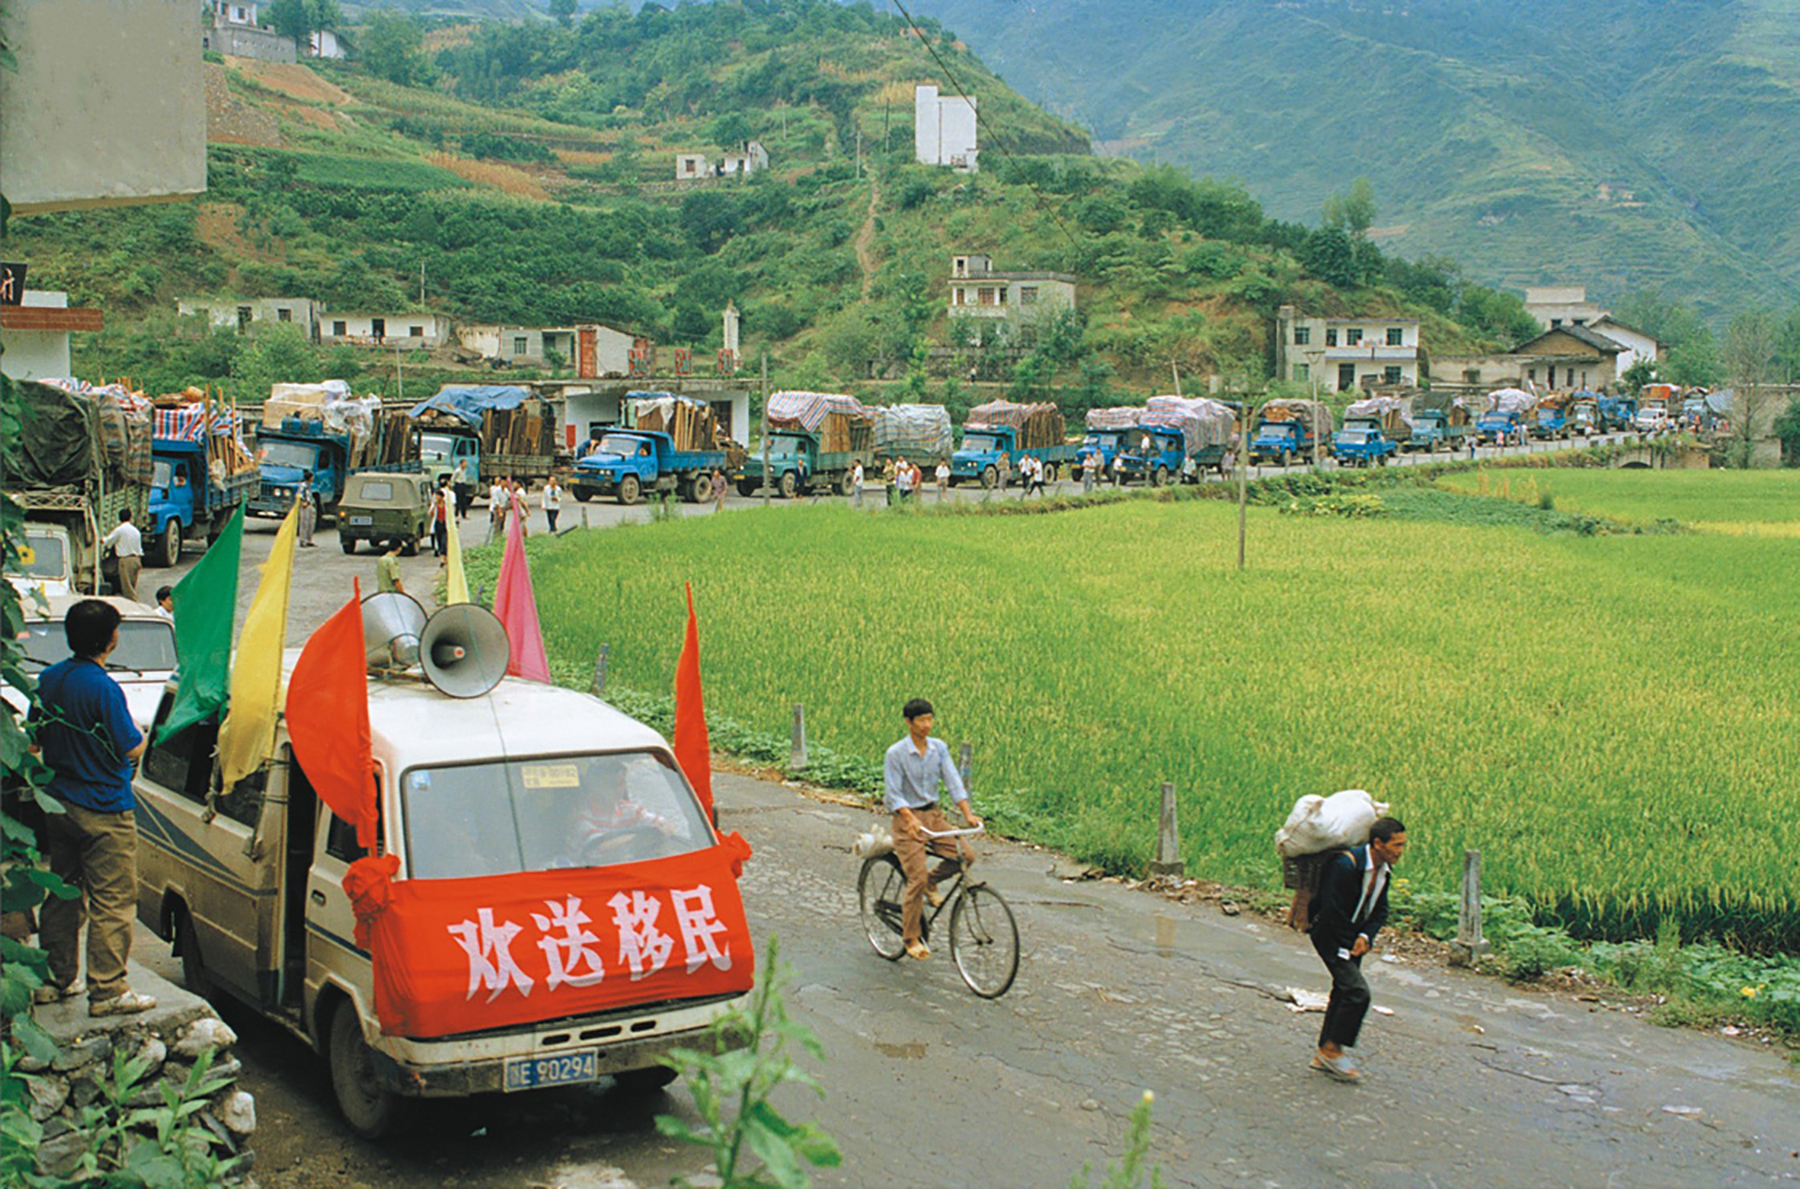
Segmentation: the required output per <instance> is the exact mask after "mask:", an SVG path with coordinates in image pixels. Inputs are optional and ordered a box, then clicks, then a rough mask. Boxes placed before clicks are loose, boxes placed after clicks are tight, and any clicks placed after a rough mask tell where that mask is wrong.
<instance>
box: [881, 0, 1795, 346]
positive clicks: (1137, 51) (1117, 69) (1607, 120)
mask: <svg viewBox="0 0 1800 1189" xmlns="http://www.w3.org/2000/svg"><path fill="white" fill-rule="evenodd" d="M909 8H910V9H912V10H913V11H915V12H923V13H926V14H929V15H931V16H934V17H938V18H940V19H942V20H943V21H944V22H945V23H946V24H948V25H950V26H951V27H953V28H955V29H956V30H957V32H958V33H959V34H960V35H962V36H963V37H965V38H966V39H967V40H968V41H969V43H970V44H971V46H972V47H973V48H974V49H975V50H976V52H978V53H980V54H981V55H982V57H983V59H984V60H985V61H986V62H988V64H989V65H991V66H992V67H993V68H994V69H995V70H997V71H999V72H1000V73H1002V74H1003V75H1004V76H1005V77H1006V79H1007V81H1008V82H1009V83H1011V84H1012V85H1013V86H1015V87H1017V88H1018V89H1019V90H1020V91H1021V92H1023V93H1024V94H1026V95H1027V96H1028V97H1030V98H1031V99H1033V100H1035V101H1037V102H1039V103H1041V104H1043V105H1044V106H1045V107H1047V108H1048V109H1049V110H1051V111H1054V112H1057V113H1059V114H1061V115H1064V116H1067V117H1069V118H1072V119H1074V120H1076V121H1078V122H1079V123H1081V124H1083V125H1084V126H1086V127H1088V128H1090V129H1091V130H1092V131H1093V134H1094V137H1095V139H1096V141H1098V142H1100V143H1101V147H1102V149H1103V150H1104V151H1113V152H1120V153H1125V154H1129V155H1131V156H1134V157H1137V158H1140V159H1143V160H1158V161H1167V162H1173V163H1176V164H1179V165H1182V166H1184V167H1187V168H1189V169H1192V170H1193V171H1194V172H1195V173H1196V174H1202V175H1205V174H1210V175H1212V176H1215V177H1230V178H1236V179H1239V180H1241V181H1242V182H1243V183H1244V184H1245V186H1246V187H1247V188H1248V189H1249V190H1250V192H1251V193H1253V194H1255V195H1256V196H1257V197H1258V198H1259V199H1261V200H1262V201H1263V202H1264V204H1265V205H1266V206H1267V207H1268V208H1269V210H1270V211H1271V212H1272V213H1273V214H1275V215H1277V216H1279V217H1281V218H1285V219H1306V220H1310V219H1313V218H1315V217H1316V216H1317V215H1318V212H1319V208H1320V203H1321V201H1322V200H1323V199H1324V198H1325V197H1326V195H1328V194H1329V193H1331V192H1333V191H1337V190H1341V189H1343V188H1344V187H1345V186H1346V185H1348V184H1349V182H1350V181H1351V179H1352V178H1354V177H1356V176H1359V175H1366V176H1367V177H1369V178H1370V179H1372V181H1373V182H1374V187H1375V193H1376V196H1377V200H1378V202H1379V205H1380V220H1379V225H1378V227H1377V229H1376V235H1377V238H1378V239H1379V240H1380V242H1382V243H1383V244H1384V245H1386V246H1389V247H1392V248H1395V249H1397V250H1399V251H1401V252H1403V253H1405V254H1407V255H1409V256H1413V257H1415V258H1416V257H1418V256H1421V255H1424V254H1426V253H1447V254H1449V255H1451V256H1454V257H1455V258H1456V259H1458V260H1460V261H1461V262H1462V263H1463V265H1464V267H1465V269H1466V270H1467V271H1468V272H1469V273H1470V274H1471V275H1474V276H1479V277H1481V278H1482V279H1483V280H1486V281H1490V282H1493V283H1499V284H1503V285H1506V286H1522V285H1526V284H1532V283H1545V282H1552V281H1563V280H1568V281H1576V282H1585V283H1587V284H1588V285H1589V287H1590V289H1591V290H1592V291H1594V292H1595V293H1597V294H1598V295H1599V296H1601V297H1602V298H1603V299H1616V298H1617V297H1618V295H1619V294H1620V293H1622V292H1623V291H1626V290H1630V289H1650V288H1659V289H1661V290H1662V291H1663V292H1665V293H1669V294H1673V295H1677V296H1680V297H1681V298H1683V299H1685V300H1688V301H1692V302H1695V303H1697V304H1698V305H1699V306H1700V307H1701V308H1702V309H1703V310H1705V311H1707V312H1708V313H1710V314H1714V315H1717V314H1719V313H1720V312H1722V311H1726V310H1729V309H1732V308H1736V307H1740V306H1744V305H1749V304H1752V303H1767V304H1771V305H1782V304H1786V303H1788V302H1790V301H1792V300H1793V299H1794V297H1795V296H1797V295H1800V218H1797V217H1796V216H1797V215H1800V151H1796V148H1795V141H1796V139H1797V138H1800V0H1619V2H1617V3H1613V4H1607V5H1591V4H1566V3H1559V2H1552V0H1274V2H1272V0H917V3H916V4H914V5H909Z"/></svg>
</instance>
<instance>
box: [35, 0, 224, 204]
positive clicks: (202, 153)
mask: <svg viewBox="0 0 1800 1189" xmlns="http://www.w3.org/2000/svg"><path fill="white" fill-rule="evenodd" d="M3 12H4V15H5V19H6V42H7V45H8V47H9V48H10V49H11V50H12V52H13V54H14V55H15V57H16V59H17V63H18V68H17V69H16V70H5V69H0V192H4V193H5V194H6V197H7V200H8V201H9V202H11V203H12V206H13V212H14V213H15V214H21V215H28V214H32V213H34V212H38V211H53V210H72V209H77V208H80V207H89V206H116V205H126V204H130V203H139V202H152V201H158V200H164V199H171V198H186V197H191V196H193V195H196V194H200V193H203V192H204V191H205V190H206V94H205V90H204V87H203V84H202V81H201V73H200V53H201V50H200V20H201V15H202V13H201V8H200V6H199V5H198V4H195V3H193V2H192V0H7V3H6V5H5V7H4V10H3Z"/></svg>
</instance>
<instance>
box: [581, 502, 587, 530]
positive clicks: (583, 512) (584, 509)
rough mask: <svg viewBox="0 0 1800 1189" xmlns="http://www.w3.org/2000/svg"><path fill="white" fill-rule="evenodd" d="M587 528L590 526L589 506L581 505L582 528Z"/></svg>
mask: <svg viewBox="0 0 1800 1189" xmlns="http://www.w3.org/2000/svg"><path fill="white" fill-rule="evenodd" d="M587 526H588V518H587V505H586V504H583V505H581V527H582V528H586V527H587Z"/></svg>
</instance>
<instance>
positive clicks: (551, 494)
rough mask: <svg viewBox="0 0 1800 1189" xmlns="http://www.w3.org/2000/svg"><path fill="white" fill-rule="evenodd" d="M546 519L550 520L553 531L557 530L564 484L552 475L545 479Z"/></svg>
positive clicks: (544, 502) (544, 503) (544, 500)
mask: <svg viewBox="0 0 1800 1189" xmlns="http://www.w3.org/2000/svg"><path fill="white" fill-rule="evenodd" d="M542 502H543V505H544V519H545V520H546V521H547V522H549V525H550V531H551V533H553V534H554V533H555V532H556V518H557V517H558V516H559V515H561V514H562V484H560V483H558V482H557V481H556V476H555V475H552V476H550V477H549V478H548V479H546V480H544V495H543V501H542Z"/></svg>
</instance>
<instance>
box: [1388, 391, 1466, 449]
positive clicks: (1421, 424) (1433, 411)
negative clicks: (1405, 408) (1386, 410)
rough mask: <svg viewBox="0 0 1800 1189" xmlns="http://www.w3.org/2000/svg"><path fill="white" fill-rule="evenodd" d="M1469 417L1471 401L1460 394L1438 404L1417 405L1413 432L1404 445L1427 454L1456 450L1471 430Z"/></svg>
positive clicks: (1404, 447) (1405, 447) (1406, 447)
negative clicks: (1447, 401)
mask: <svg viewBox="0 0 1800 1189" xmlns="http://www.w3.org/2000/svg"><path fill="white" fill-rule="evenodd" d="M1470 421H1471V418H1470V416H1469V405H1468V402H1467V401H1465V400H1464V399H1463V398H1462V397H1460V396H1459V397H1456V398H1455V399H1453V400H1451V401H1450V403H1449V404H1447V405H1444V406H1442V407H1439V408H1432V407H1429V406H1427V407H1425V408H1421V409H1418V410H1416V411H1415V412H1414V413H1413V422H1412V433H1411V435H1409V436H1408V438H1407V440H1406V442H1405V443H1404V444H1403V446H1402V447H1401V448H1402V449H1405V450H1418V451H1423V452H1424V453H1427V454H1434V453H1436V452H1437V451H1439V450H1449V451H1452V452H1454V451H1455V450H1456V449H1457V448H1458V447H1459V446H1461V445H1462V444H1463V442H1464V441H1465V440H1466V439H1467V438H1468V436H1469V434H1470V432H1472V427H1471V425H1470Z"/></svg>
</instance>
